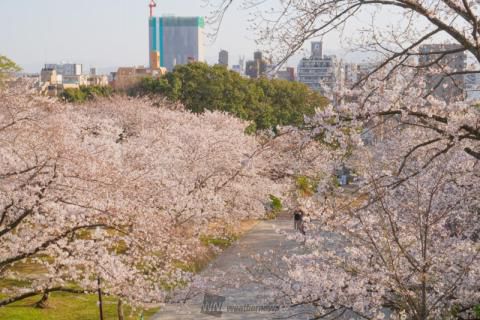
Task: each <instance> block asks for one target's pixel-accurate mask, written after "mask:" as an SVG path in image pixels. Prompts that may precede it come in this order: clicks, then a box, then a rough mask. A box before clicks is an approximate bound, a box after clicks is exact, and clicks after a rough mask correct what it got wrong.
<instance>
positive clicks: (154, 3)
mask: <svg viewBox="0 0 480 320" xmlns="http://www.w3.org/2000/svg"><path fill="white" fill-rule="evenodd" d="M148 6H149V7H150V18H152V17H153V8H155V7H156V6H157V3H156V2H155V0H150V4H149V5H148Z"/></svg>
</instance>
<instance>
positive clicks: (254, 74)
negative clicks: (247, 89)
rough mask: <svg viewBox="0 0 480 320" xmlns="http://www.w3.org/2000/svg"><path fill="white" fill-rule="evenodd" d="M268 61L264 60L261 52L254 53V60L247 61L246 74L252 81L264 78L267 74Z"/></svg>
mask: <svg viewBox="0 0 480 320" xmlns="http://www.w3.org/2000/svg"><path fill="white" fill-rule="evenodd" d="M268 64H269V63H268V61H267V60H266V59H264V58H263V54H262V52H261V51H255V52H254V53H253V60H249V61H247V64H246V66H245V74H246V75H247V76H249V77H250V78H252V79H255V78H259V77H263V76H265V75H266V73H267V68H268Z"/></svg>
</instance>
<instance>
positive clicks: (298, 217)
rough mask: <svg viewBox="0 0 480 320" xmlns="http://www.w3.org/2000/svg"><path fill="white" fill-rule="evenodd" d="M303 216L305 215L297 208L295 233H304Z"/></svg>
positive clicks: (294, 216)
mask: <svg viewBox="0 0 480 320" xmlns="http://www.w3.org/2000/svg"><path fill="white" fill-rule="evenodd" d="M303 216H304V213H303V210H302V209H300V208H297V209H295V211H293V229H294V230H295V231H300V232H302V225H303ZM302 233H303V232H302Z"/></svg>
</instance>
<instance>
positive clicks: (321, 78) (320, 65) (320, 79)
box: [297, 42, 342, 95]
mask: <svg viewBox="0 0 480 320" xmlns="http://www.w3.org/2000/svg"><path fill="white" fill-rule="evenodd" d="M340 67H341V63H340V61H338V60H337V58H336V57H335V56H327V55H323V52H322V42H312V52H311V55H310V57H309V58H303V59H302V60H300V62H299V64H298V69H297V75H298V81H299V82H302V83H304V84H306V85H307V86H309V87H310V88H312V89H313V90H315V91H319V92H321V93H322V94H325V95H329V92H331V91H332V90H335V89H337V88H338V87H339V85H340V82H341V79H342V74H341V68H340Z"/></svg>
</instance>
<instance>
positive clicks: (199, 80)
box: [134, 62, 328, 132]
mask: <svg viewBox="0 0 480 320" xmlns="http://www.w3.org/2000/svg"><path fill="white" fill-rule="evenodd" d="M134 93H135V94H152V93H153V94H157V93H158V94H162V95H164V96H166V97H167V98H169V99H170V100H172V101H180V102H182V103H183V104H184V105H185V107H186V108H187V109H189V110H191V111H193V112H197V113H201V112H204V111H205V110H219V111H225V112H228V113H231V114H233V115H235V116H237V117H239V118H241V119H244V120H248V121H252V125H251V126H250V127H249V131H251V132H254V131H256V130H261V129H274V128H275V127H276V126H278V125H294V126H300V125H302V124H303V123H304V115H312V114H313V113H314V112H315V108H318V107H324V106H325V105H326V104H327V103H328V101H327V99H326V98H325V97H322V96H321V95H320V94H318V93H316V92H314V91H312V90H310V89H309V88H308V87H307V86H306V85H304V84H302V83H299V82H291V81H286V80H271V79H267V78H260V79H255V80H253V79H247V78H244V77H242V76H241V75H239V74H238V73H237V72H234V71H230V70H227V68H225V67H224V66H219V65H217V66H208V65H207V64H205V63H200V62H198V63H191V64H187V65H179V66H176V67H175V69H174V70H173V71H172V72H169V73H167V74H166V75H165V76H163V77H161V78H145V79H144V80H143V81H142V82H141V84H140V86H139V87H138V88H137V90H136V91H135V92H134Z"/></svg>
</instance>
